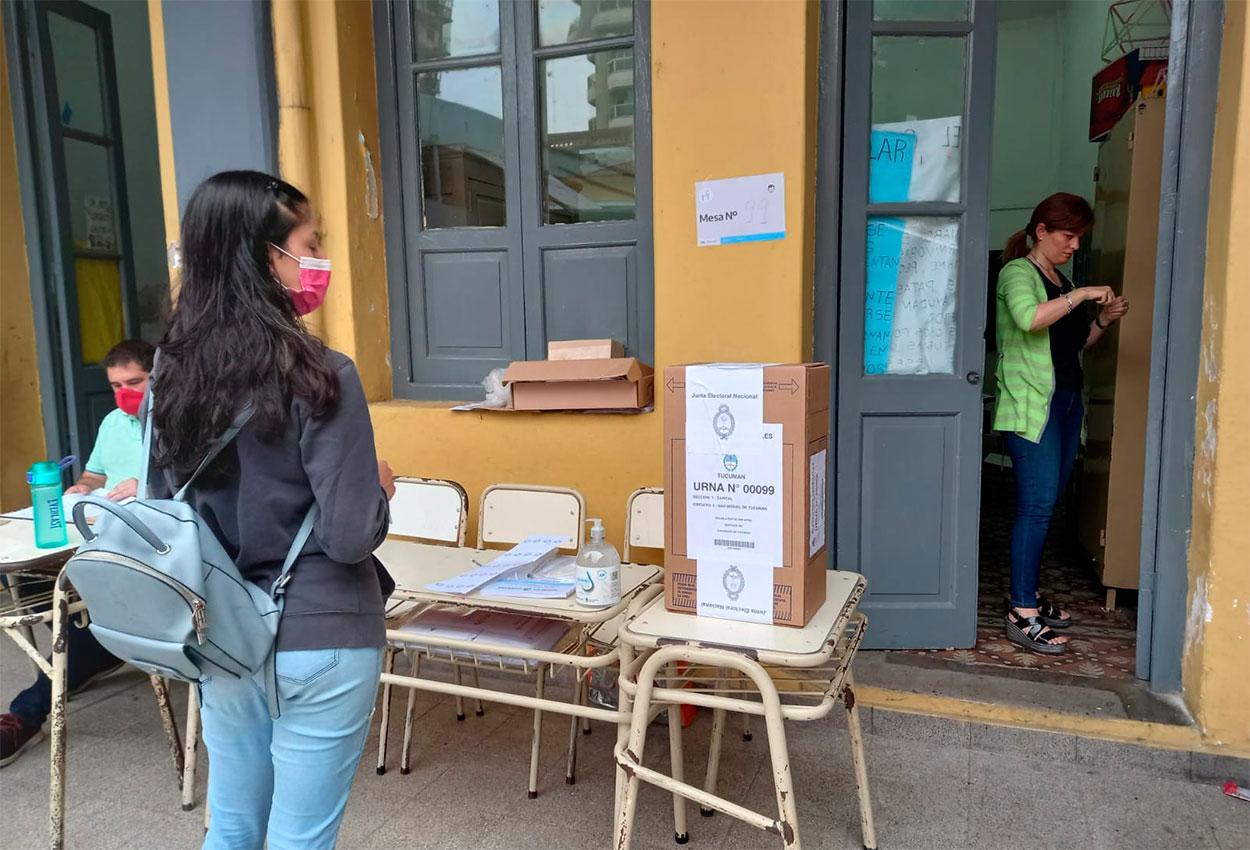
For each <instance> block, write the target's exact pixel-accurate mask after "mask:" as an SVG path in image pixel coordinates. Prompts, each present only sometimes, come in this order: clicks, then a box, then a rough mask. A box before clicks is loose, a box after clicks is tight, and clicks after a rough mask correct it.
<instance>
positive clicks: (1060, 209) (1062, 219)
mask: <svg viewBox="0 0 1250 850" xmlns="http://www.w3.org/2000/svg"><path fill="white" fill-rule="evenodd" d="M1039 224H1044V225H1046V229H1047V230H1067V231H1070V232H1072V233H1075V234H1077V235H1078V236H1080V235H1083V234H1084V233H1085V232H1086V231H1088V230H1089V229H1090V228H1091V227H1093V226H1094V210H1093V208H1092V207H1090V205H1089V201H1087V200H1085V199H1084V198H1082V197H1081V196H1080V195H1073V194H1072V193H1070V192H1056V193H1055V194H1053V195H1051V196H1050V197H1049V198H1047V199H1046V200H1044V201H1042V202H1041V203H1040V204H1038V205H1037V206H1036V207H1034V208H1033V215H1032V216H1030V217H1029V226H1028V227H1026V228H1025V229H1024V230H1017V231H1016V232H1015V233H1013V234H1011V237H1010V238H1008V240H1007V245H1006V247H1004V248H1003V262H1004V263H1009V262H1011V261H1012V260H1018V259H1020V258H1021V257H1024V256H1026V255H1027V254H1028V253H1029V243H1030V242H1036V241H1037V226H1038V225H1039Z"/></svg>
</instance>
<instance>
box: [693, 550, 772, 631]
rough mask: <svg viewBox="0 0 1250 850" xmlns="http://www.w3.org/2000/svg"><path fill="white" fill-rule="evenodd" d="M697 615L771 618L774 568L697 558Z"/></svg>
mask: <svg viewBox="0 0 1250 850" xmlns="http://www.w3.org/2000/svg"><path fill="white" fill-rule="evenodd" d="M695 592H696V593H697V594H698V597H697V598H698V603H697V605H698V607H697V613H698V615H699V616H700V617H717V618H719V619H722V620H741V621H743V622H747V623H771V622H772V621H773V568H772V567H765V566H760V565H757V564H742V563H729V562H726V561H708V560H703V561H699V562H698V564H697V565H696V567H695Z"/></svg>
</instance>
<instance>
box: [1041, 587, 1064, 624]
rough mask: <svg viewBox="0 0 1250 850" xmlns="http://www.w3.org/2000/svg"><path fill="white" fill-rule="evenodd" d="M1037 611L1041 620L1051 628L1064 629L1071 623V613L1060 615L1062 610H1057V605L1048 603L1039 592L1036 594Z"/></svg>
mask: <svg viewBox="0 0 1250 850" xmlns="http://www.w3.org/2000/svg"><path fill="white" fill-rule="evenodd" d="M1037 612H1038V613H1037V616H1038V617H1040V618H1041V620H1042V622H1043V623H1045V624H1046V625H1048V626H1050V627H1051V628H1052V629H1066V628H1067V627H1068V626H1070V625H1072V615H1071V614H1069V615H1068V616H1066V617H1063V616H1060V615H1061V614H1062V613H1063V612H1062V611H1060V610H1059V606H1058V605H1052V604H1050V601H1049V600H1048V599H1047V598H1046V597H1045V596H1042V595H1041V594H1040V593H1039V594H1037Z"/></svg>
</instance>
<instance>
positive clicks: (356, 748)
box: [200, 648, 382, 850]
mask: <svg viewBox="0 0 1250 850" xmlns="http://www.w3.org/2000/svg"><path fill="white" fill-rule="evenodd" d="M275 668H276V670H277V674H278V704H279V708H280V709H281V714H282V716H281V717H279V718H278V719H277V720H273V719H271V718H270V716H269V705H268V701H267V699H266V697H265V691H264V688H263V687H262V686H261V684H260V682H258V681H257V680H256V679H255V678H248V679H234V678H230V677H227V676H213V677H211V678H209V679H207V680H206V681H205V682H204V683H203V684H202V685H201V687H200V703H201V706H202V711H203V715H202V716H203V720H204V744H205V746H206V747H207V748H208V758H209V774H208V805H209V811H210V812H211V818H212V820H211V822H210V825H209V829H208V835H207V836H206V837H205V839H204V850H260V848H261V847H262V846H265V841H266V838H267V839H268V847H269V850H317V849H318V848H332V847H334V842H335V840H336V838H337V837H338V832H339V824H340V823H341V822H342V820H343V811H344V809H346V808H347V795H348V792H349V791H351V787H352V778H353V777H354V775H355V773H356V764H357V762H359V761H360V754H361V752H363V750H364V746H365V736H366V734H367V733H368V731H369V717H370V715H371V714H372V713H373V704H374V698H375V697H376V696H377V691H378V674H379V673H381V671H382V650H381V649H378V648H367V649H308V650H298V651H292V652H279V653H278V654H277V657H276V660H275Z"/></svg>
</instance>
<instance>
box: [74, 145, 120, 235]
mask: <svg viewBox="0 0 1250 850" xmlns="http://www.w3.org/2000/svg"><path fill="white" fill-rule="evenodd" d="M65 178H66V183H67V188H68V190H69V217H70V232H71V234H72V238H73V240H74V248H75V250H78V251H104V252H107V253H116V252H117V251H118V244H117V222H116V211H115V210H114V209H113V201H112V198H113V188H112V185H113V184H112V163H111V162H110V161H109V149H108V148H107V147H104V146H103V145H97V144H94V143H91V142H81V141H79V140H78V139H66V140H65Z"/></svg>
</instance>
